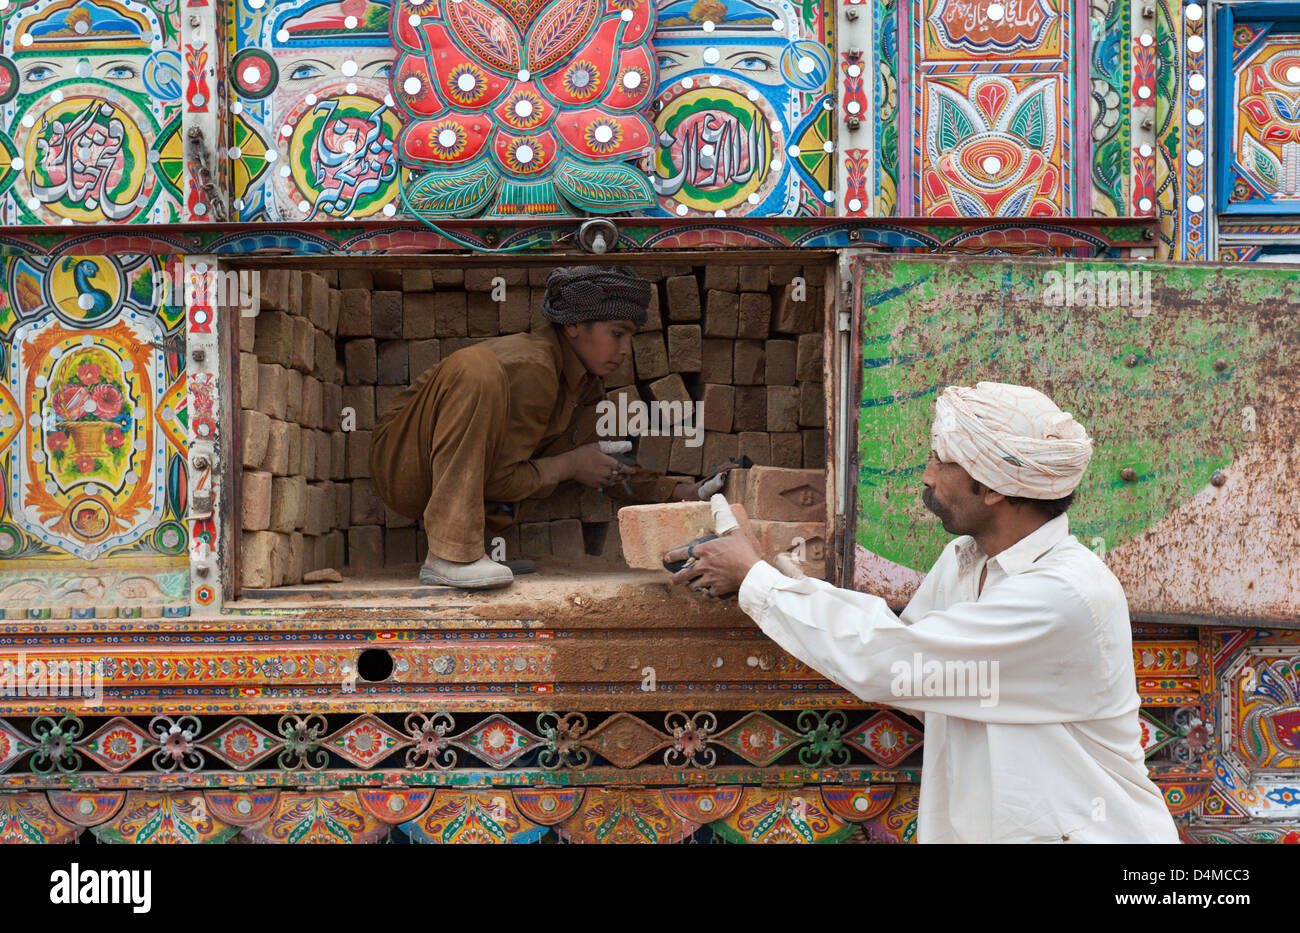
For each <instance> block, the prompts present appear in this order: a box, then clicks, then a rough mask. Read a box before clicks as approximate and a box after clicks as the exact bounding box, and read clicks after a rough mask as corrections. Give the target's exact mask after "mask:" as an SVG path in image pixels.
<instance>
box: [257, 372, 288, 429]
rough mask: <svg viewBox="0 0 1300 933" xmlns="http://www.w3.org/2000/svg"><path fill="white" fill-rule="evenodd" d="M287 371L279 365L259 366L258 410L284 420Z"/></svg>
mask: <svg viewBox="0 0 1300 933" xmlns="http://www.w3.org/2000/svg"><path fill="white" fill-rule="evenodd" d="M287 372H288V371H287V370H286V369H285V368H284V367H283V366H281V365H280V364H279V363H259V364H258V366H257V410H258V411H260V412H262V413H263V414H267V415H270V416H271V417H272V418H279V419H280V420H281V421H283V420H284V403H285V379H286V374H287Z"/></svg>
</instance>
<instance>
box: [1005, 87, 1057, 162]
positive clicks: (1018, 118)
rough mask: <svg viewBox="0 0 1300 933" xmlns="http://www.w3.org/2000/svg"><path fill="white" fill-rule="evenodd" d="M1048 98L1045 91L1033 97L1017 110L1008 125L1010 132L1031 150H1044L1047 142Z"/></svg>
mask: <svg viewBox="0 0 1300 933" xmlns="http://www.w3.org/2000/svg"><path fill="white" fill-rule="evenodd" d="M1046 98H1047V92H1046V91H1045V90H1043V91H1039V92H1038V93H1036V94H1034V95H1032V96H1031V97H1029V98H1028V99H1027V100H1026V101H1024V102H1023V103H1021V104H1020V105H1019V106H1018V107H1017V108H1016V112H1015V115H1014V116H1012V118H1011V122H1010V123H1009V124H1007V130H1008V132H1010V133H1011V134H1012V135H1014V136H1019V137H1020V138H1021V139H1023V140H1024V141H1025V142H1026V143H1027V144H1028V145H1029V147H1030V148H1031V149H1042V148H1043V145H1044V144H1045V143H1046V141H1047V126H1046V115H1045V113H1044V110H1045V108H1046V104H1045V103H1044V101H1045V100H1046Z"/></svg>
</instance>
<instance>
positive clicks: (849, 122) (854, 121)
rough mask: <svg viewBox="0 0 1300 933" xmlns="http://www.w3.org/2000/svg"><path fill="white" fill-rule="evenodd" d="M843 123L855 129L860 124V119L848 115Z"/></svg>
mask: <svg viewBox="0 0 1300 933" xmlns="http://www.w3.org/2000/svg"><path fill="white" fill-rule="evenodd" d="M844 125H845V126H847V127H848V128H849V129H851V130H856V129H857V128H858V127H860V126H861V125H862V121H861V120H859V119H858V118H857V117H848V118H847V119H846V120H845V121H844Z"/></svg>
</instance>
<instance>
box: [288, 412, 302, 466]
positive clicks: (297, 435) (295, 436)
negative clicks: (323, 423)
mask: <svg viewBox="0 0 1300 933" xmlns="http://www.w3.org/2000/svg"><path fill="white" fill-rule="evenodd" d="M287 423H288V425H289V430H288V431H286V432H285V439H286V441H287V443H288V445H289V465H288V467H286V474H287V475H289V476H294V475H296V474H297V473H300V472H302V427H301V426H299V425H296V424H294V423H292V422H287Z"/></svg>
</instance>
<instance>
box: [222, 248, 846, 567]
mask: <svg viewBox="0 0 1300 933" xmlns="http://www.w3.org/2000/svg"><path fill="white" fill-rule="evenodd" d="M551 268H552V266H550V265H547V266H529V267H526V266H514V267H507V268H501V267H496V266H483V267H470V268H468V269H451V268H428V267H424V268H417V267H412V268H386V269H350V268H345V269H341V270H336V271H330V272H328V273H325V274H318V273H315V272H290V271H284V270H264V271H262V272H261V293H262V294H261V297H262V303H261V310H260V313H259V314H258V315H257V316H256V317H251V318H245V319H243V320H242V324H243V328H242V330H241V346H240V349H241V351H242V352H241V356H240V376H241V382H242V386H243V402H242V408H243V409H244V411H243V413H242V430H243V447H244V450H243V457H244V468H245V471H246V472H245V477H244V494H243V500H244V515H243V528H244V545H243V550H244V555H245V559H244V562H243V566H244V571H243V579H244V585H245V586H249V587H263V586H277V585H283V584H292V583H297V582H299V581H300V580H301V577H302V574H303V573H305V572H308V571H311V570H314V569H321V568H325V567H333V568H335V569H341V568H343V567H345V566H348V567H352V568H356V569H371V568H376V567H381V566H385V565H390V566H391V565H399V564H408V563H412V562H416V561H420V560H422V559H423V558H424V556H425V553H426V550H427V543H426V539H425V537H424V534H423V531H422V530H421V529H420V528H419V523H418V522H417V521H414V520H412V519H409V518H406V517H404V516H400V515H397V514H396V513H394V512H392V511H391V510H388V509H386V508H385V506H384V505H383V503H382V502H380V501H379V499H378V498H377V497H376V495H375V492H374V487H373V485H372V484H371V482H370V477H369V463H368V460H369V450H370V443H371V438H372V434H373V430H374V425H375V419H376V417H377V416H378V415H380V414H382V413H383V412H384V411H385V410H386V409H387V408H388V407H389V406H390V405H391V404H392V403H393V401H394V400H395V399H396V397H397V396H398V395H400V394H401V393H402V391H404V390H405V389H406V387H407V386H408V385H409V384H410V383H411V382H412V381H414V380H415V379H416V378H418V377H419V376H420V375H421V374H422V373H423V372H425V371H426V370H427V369H429V368H430V367H432V366H433V365H435V364H436V363H438V362H439V361H440V360H442V359H443V358H445V357H446V356H448V355H450V354H451V353H454V352H455V351H456V350H459V349H461V348H462V347H466V346H470V345H472V344H475V343H478V342H479V341H481V340H485V339H488V338H490V337H495V336H498V335H501V334H511V333H519V332H523V331H527V330H529V329H530V328H531V327H532V326H534V325H537V324H541V323H543V322H544V318H543V317H542V314H541V301H542V296H543V295H544V294H545V284H546V277H547V275H548V274H549V273H550V271H551ZM638 271H639V272H640V273H641V274H642V275H643V276H645V277H646V278H647V279H650V280H651V281H652V282H653V283H654V288H653V290H652V303H651V307H650V315H649V320H648V321H647V322H646V324H645V326H643V327H641V328H639V329H638V332H637V334H636V335H635V336H634V338H633V356H632V358H631V359H629V360H628V362H627V364H626V365H625V366H624V367H623V368H622V369H620V370H619V371H618V372H616V373H614V374H612V375H611V376H609V377H607V378H606V380H605V383H606V389H607V390H608V391H607V398H609V399H610V400H612V401H615V402H617V401H618V396H619V395H620V394H621V395H626V396H628V398H629V400H632V399H636V400H642V401H646V402H649V401H673V400H676V401H687V400H693V401H703V402H704V435H703V443H702V445H701V446H698V447H688V446H687V445H686V443H685V438H683V437H676V438H673V437H644V438H642V440H641V443H640V447H639V459H640V462H641V463H642V464H644V465H645V466H647V467H649V468H651V469H655V470H658V471H660V472H662V473H665V474H668V475H671V476H675V477H677V478H678V479H679V481H681V482H694V481H695V480H697V479H699V478H700V477H701V476H704V475H707V473H708V472H710V468H711V467H714V466H717V465H719V464H722V463H724V462H726V461H727V460H728V459H729V458H731V457H736V456H739V455H741V454H747V455H748V456H749V457H750V458H751V459H752V460H753V461H754V462H755V463H756V464H760V465H764V466H776V467H786V468H799V467H811V468H821V467H822V466H823V465H824V459H825V439H824V433H825V428H824V425H825V403H826V402H825V395H824V393H823V391H822V336H821V330H822V321H823V315H824V311H823V302H824V299H825V293H824V290H823V288H821V287H820V286H821V283H822V276H823V272H822V271H821V267H815V266H806V267H803V266H797V265H792V266H767V265H763V266H759V265H753V266H736V265H730V266H728V265H722V264H710V265H709V266H707V267H704V266H691V265H686V264H679V265H656V266H639V267H638ZM800 280H802V281H800ZM800 299H802V300H800ZM616 510H617V507H616V505H614V506H611V503H610V501H609V500H608V499H607V498H606V497H604V496H603V495H601V494H600V493H597V492H596V491H590V492H587V493H582V492H581V491H575V490H562V491H561V492H560V493H558V494H557V495H556V496H554V497H552V498H551V499H549V500H547V501H546V502H545V503H542V504H541V505H540V506H539V507H537V508H535V509H534V510H533V511H532V512H531V513H530V515H529V516H528V520H527V521H526V522H525V523H524V524H523V525H521V526H518V527H515V528H513V529H511V530H510V531H509V532H507V533H506V534H505V535H503V536H502V538H503V540H502V541H501V542H499V543H498V544H497V549H496V553H497V554H498V555H500V554H501V553H502V550H501V549H502V546H503V547H504V556H505V557H508V558H514V557H517V556H520V555H523V556H529V557H545V556H552V557H557V558H575V559H577V558H583V557H584V555H588V556H589V555H594V554H604V555H605V556H607V557H609V558H610V559H612V560H619V559H620V557H619V552H618V547H619V542H618V534H617V533H616V532H615V533H614V534H610V533H609V526H610V523H611V522H612V521H613V520H614V513H615V512H616ZM487 543H488V545H489V547H488V552H489V553H493V547H492V544H493V542H490V541H489V542H487Z"/></svg>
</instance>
